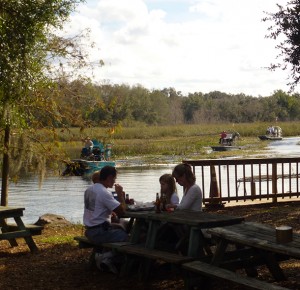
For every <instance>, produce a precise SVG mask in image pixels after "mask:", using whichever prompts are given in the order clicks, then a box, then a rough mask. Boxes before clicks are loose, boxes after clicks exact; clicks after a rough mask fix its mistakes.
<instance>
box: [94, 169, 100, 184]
mask: <svg viewBox="0 0 300 290" xmlns="http://www.w3.org/2000/svg"><path fill="white" fill-rule="evenodd" d="M92 181H93V183H99V182H100V170H98V171H95V172H94V173H93V175H92Z"/></svg>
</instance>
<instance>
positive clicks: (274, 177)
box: [272, 163, 278, 203]
mask: <svg viewBox="0 0 300 290" xmlns="http://www.w3.org/2000/svg"><path fill="white" fill-rule="evenodd" d="M272 193H273V194H275V195H277V193H278V191H277V164H276V163H273V164H272ZM273 202H274V203H276V202H277V196H273Z"/></svg>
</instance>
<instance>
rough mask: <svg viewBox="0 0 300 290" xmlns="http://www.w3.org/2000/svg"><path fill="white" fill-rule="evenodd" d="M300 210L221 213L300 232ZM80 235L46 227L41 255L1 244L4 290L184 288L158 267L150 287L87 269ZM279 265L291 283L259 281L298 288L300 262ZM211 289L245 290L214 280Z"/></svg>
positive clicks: (71, 228) (250, 208) (287, 206)
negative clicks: (75, 239)
mask: <svg viewBox="0 0 300 290" xmlns="http://www.w3.org/2000/svg"><path fill="white" fill-rule="evenodd" d="M299 206H300V202H298V201H289V202H281V203H277V204H276V205H274V204H271V203H268V204H256V205H240V206H228V205H227V206H225V208H224V209H222V210H218V211H217V212H218V213H220V214H230V215H235V216H243V217H245V219H246V221H256V222H260V223H266V224H270V225H272V226H279V225H289V226H292V227H293V231H294V232H295V233H300V222H299V218H300V207H299ZM82 234H83V229H82V226H81V225H68V226H66V225H64V226H60V225H51V224H50V225H46V226H45V229H44V231H43V233H42V235H40V236H35V237H34V240H35V241H36V243H37V245H38V248H39V251H38V252H37V253H31V252H30V251H29V250H28V248H27V246H26V245H25V244H24V242H23V241H22V240H20V241H19V246H18V247H15V248H11V247H10V245H9V243H8V242H7V241H0V289H1V290H6V289H14V290H17V289H44V290H47V289H114V290H115V289H119V290H122V289H124V290H127V289H128V290H129V289H149V290H150V289H160V290H163V289H183V286H184V284H183V279H182V276H181V273H180V272H178V273H174V272H171V271H169V270H168V268H166V267H162V266H161V265H155V266H154V268H153V271H152V272H151V279H150V280H149V281H148V282H147V283H146V284H145V283H142V282H139V281H138V279H137V276H136V275H134V274H133V275H132V276H130V277H126V279H124V278H122V279H121V278H119V277H118V276H116V275H114V274H111V273H103V272H100V271H99V270H98V269H92V270H90V269H87V264H88V257H89V254H90V252H91V249H79V248H78V247H77V244H76V243H75V242H74V241H73V237H74V236H77V235H82ZM281 266H282V268H283V269H284V272H285V274H286V276H287V277H288V280H287V281H282V282H274V280H273V278H272V276H270V274H269V272H268V270H267V269H266V268H265V267H260V268H259V269H258V270H259V277H258V278H259V279H264V280H267V281H269V282H271V283H273V284H276V285H280V286H284V287H287V288H289V289H300V261H299V260H289V261H285V262H282V263H281ZM213 289H243V288H241V287H237V286H235V285H232V284H229V283H228V284H227V283H224V282H223V283H219V282H217V281H216V282H214V284H213Z"/></svg>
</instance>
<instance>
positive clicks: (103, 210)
mask: <svg viewBox="0 0 300 290" xmlns="http://www.w3.org/2000/svg"><path fill="white" fill-rule="evenodd" d="M119 205H120V203H119V202H118V201H117V200H116V199H115V198H114V197H113V195H112V194H111V192H109V191H108V190H107V188H106V187H105V186H104V185H102V184H101V183H95V184H93V185H91V186H90V187H88V188H87V189H86V191H85V193H84V213H83V223H84V225H85V226H87V227H92V226H96V225H99V224H102V223H103V222H105V221H107V222H109V223H110V218H111V212H112V211H113V210H114V209H115V208H117V207H118V206H119Z"/></svg>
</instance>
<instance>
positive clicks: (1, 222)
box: [0, 206, 38, 252]
mask: <svg viewBox="0 0 300 290" xmlns="http://www.w3.org/2000/svg"><path fill="white" fill-rule="evenodd" d="M24 210H25V208H21V207H18V208H17V207H8V206H0V228H1V231H0V240H8V241H9V243H10V245H11V246H12V247H15V246H18V243H17V240H16V239H17V238H24V240H25V242H26V244H27V245H28V247H29V249H30V251H31V252H34V251H37V250H38V248H37V246H36V244H35V242H34V240H33V238H32V235H33V233H32V231H31V230H30V229H29V228H28V227H27V226H26V225H25V224H24V223H23V221H22V218H21V217H22V216H23V211H24ZM8 219H14V221H15V223H16V225H13V226H12V225H10V224H9V223H8V222H7V220H8Z"/></svg>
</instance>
